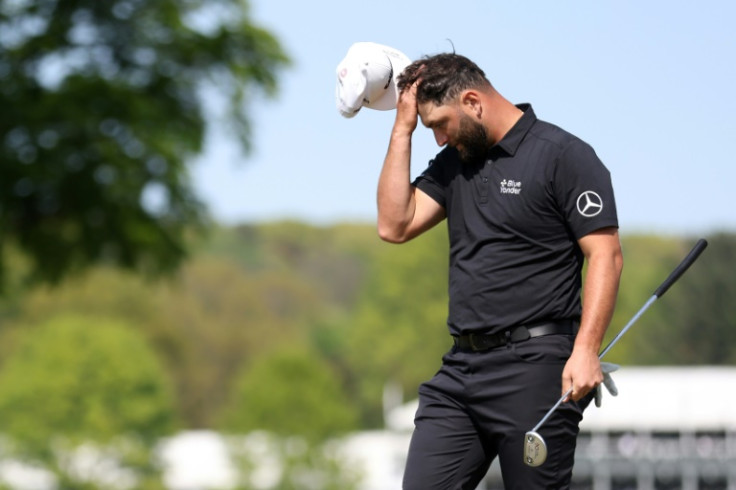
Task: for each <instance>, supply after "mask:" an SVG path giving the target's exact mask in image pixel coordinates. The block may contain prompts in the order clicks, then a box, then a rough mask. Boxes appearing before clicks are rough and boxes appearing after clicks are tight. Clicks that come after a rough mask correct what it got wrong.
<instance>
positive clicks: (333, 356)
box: [0, 222, 736, 440]
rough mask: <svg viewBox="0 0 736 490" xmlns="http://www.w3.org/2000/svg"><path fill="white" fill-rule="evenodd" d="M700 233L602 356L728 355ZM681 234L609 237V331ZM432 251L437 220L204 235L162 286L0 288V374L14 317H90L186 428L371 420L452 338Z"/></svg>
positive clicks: (654, 359)
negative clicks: (411, 227) (131, 350)
mask: <svg viewBox="0 0 736 490" xmlns="http://www.w3.org/2000/svg"><path fill="white" fill-rule="evenodd" d="M706 238H708V239H709V242H710V245H709V247H708V248H707V249H706V250H705V252H704V253H703V255H702V257H701V258H700V259H699V260H698V261H697V262H696V263H695V264H694V265H693V266H692V268H691V269H690V270H689V271H688V272H687V273H686V274H685V275H684V276H683V277H682V278H681V279H680V280H679V281H678V282H677V283H676V284H675V285H674V286H673V287H672V288H671V289H670V290H669V291H668V292H667V294H666V295H664V296H663V297H662V298H661V299H659V300H658V301H657V302H656V303H655V304H654V305H653V306H652V307H651V308H649V310H647V312H646V313H645V314H644V315H643V316H642V317H641V318H640V319H639V321H638V322H637V324H636V325H635V326H634V328H632V329H631V330H630V331H629V333H627V335H626V337H625V338H624V339H623V340H622V341H621V342H619V343H618V344H617V345H616V347H615V348H614V349H613V350H611V352H610V353H609V354H608V356H607V358H608V360H610V361H611V362H617V363H621V364H624V365H668V364H672V365H680V364H730V363H733V362H734V359H735V358H736V342H735V341H734V340H736V339H734V338H733V335H734V332H736V325H735V324H734V323H736V312H734V311H733V298H734V297H736V276H733V274H731V273H730V271H732V270H733V269H734V268H735V267H736V263H734V262H736V256H735V255H734V250H736V236H734V235H728V234H716V235H713V236H711V237H706ZM695 242H696V238H692V237H661V236H624V237H623V238H622V245H623V250H624V258H625V265H624V272H623V276H622V281H621V288H620V292H619V301H618V304H617V309H616V313H615V315H614V320H613V322H612V324H611V327H610V328H609V332H608V339H610V338H612V337H613V335H615V334H616V333H618V331H619V330H620V329H621V328H622V327H623V326H624V325H625V324H626V323H627V322H628V321H629V319H630V318H631V317H632V316H633V315H634V314H635V313H636V312H637V311H638V310H639V309H640V308H641V307H642V306H643V305H644V303H645V302H646V300H647V299H648V298H649V297H650V296H651V295H652V293H653V292H654V290H655V289H656V288H657V287H658V286H659V285H660V284H661V282H662V281H663V280H664V279H665V278H666V277H667V276H668V275H669V273H670V272H671V271H672V270H673V269H674V267H675V266H676V265H677V264H678V263H679V262H680V261H681V260H682V259H683V257H684V256H685V255H686V254H687V252H688V251H689V250H690V249H691V248H692V246H693V245H694V244H695ZM447 247H448V243H447V234H446V230H445V229H444V227H438V228H436V229H434V230H432V231H431V232H430V233H428V234H427V235H425V236H423V237H420V238H419V239H417V240H414V241H412V242H410V243H407V244H404V245H400V246H397V245H391V244H387V243H384V242H381V241H380V240H379V239H378V237H377V236H376V232H375V229H374V228H373V227H372V226H366V225H337V226H330V227H316V226H309V225H305V224H301V223H293V222H278V223H268V224H259V225H243V226H236V227H231V228H226V227H220V228H214V229H213V233H212V234H211V236H210V237H209V239H208V241H206V242H200V243H198V244H197V246H196V247H195V248H193V249H192V250H193V254H194V255H193V257H192V260H191V261H190V262H188V263H187V264H185V265H184V266H183V267H182V268H181V270H180V271H179V272H178V273H177V274H175V275H173V276H171V278H170V279H169V280H167V281H157V282H147V281H146V280H144V279H142V278H140V277H138V276H136V275H134V274H132V273H127V272H124V271H120V270H117V269H113V268H106V267H97V268H94V269H92V270H90V271H89V272H88V273H87V274H85V275H83V276H80V277H74V278H70V279H67V280H66V281H64V282H63V283H62V284H61V285H59V286H58V287H56V288H50V287H46V286H38V287H35V288H34V289H32V290H29V291H25V292H23V293H22V294H20V295H17V296H14V297H12V298H7V297H6V298H5V300H4V301H2V302H0V319H2V322H0V368H2V364H1V363H2V361H3V359H8V358H9V357H10V356H12V355H13V352H14V349H13V348H12V345H14V344H13V343H12V342H9V341H8V340H7V339H8V338H9V336H12V335H15V334H18V333H22V332H23V331H24V330H25V329H27V328H28V327H27V325H37V324H42V323H44V322H47V321H49V320H50V319H53V318H56V317H58V316H60V315H66V314H76V315H81V314H87V315H95V316H98V317H106V318H114V319H118V320H119V321H121V322H123V323H125V324H126V325H130V326H131V328H132V329H134V330H138V331H139V332H140V333H141V334H142V335H144V336H145V338H146V340H147V342H149V343H150V345H151V346H152V347H153V349H154V351H155V352H156V354H157V355H158V357H159V359H160V360H161V363H162V365H163V366H164V367H165V369H166V370H167V372H168V375H169V377H170V378H171V379H172V380H173V381H174V383H175V387H176V396H177V403H176V406H177V410H178V414H179V417H180V418H181V419H182V420H183V421H184V426H185V427H187V428H220V427H225V428H227V429H228V430H230V431H232V430H245V429H246V428H249V429H254V428H268V429H269V430H275V431H276V432H277V433H280V434H284V433H286V432H294V433H298V434H302V435H304V436H308V437H311V438H312V440H314V439H318V438H320V437H326V436H327V435H334V434H338V433H340V432H342V431H347V430H354V429H361V428H362V429H367V428H376V427H380V426H382V424H383V411H384V408H385V407H384V405H383V399H382V398H383V393H384V387H385V386H387V385H389V386H398V387H400V388H401V390H403V393H404V398H405V399H410V398H414V397H415V394H416V389H417V387H418V385H419V384H420V383H421V382H422V381H424V380H426V379H428V378H430V377H431V376H432V375H433V374H434V372H435V371H436V370H437V368H438V367H439V365H440V359H441V356H442V354H443V353H444V352H445V351H446V350H447V349H448V348H449V347H450V345H451V342H450V338H449V335H448V333H447V327H446V323H445V321H446V314H447ZM9 251H10V252H12V249H10V250H9ZM13 264H14V265H15V263H13ZM19 267H20V265H19ZM10 272H12V270H9V273H10ZM12 275H14V274H10V275H9V276H12ZM320 397H322V398H324V399H325V401H324V403H318V402H317V400H318V399H319V398H320ZM398 401H399V402H400V401H401V400H398ZM279 431H280V432H279Z"/></svg>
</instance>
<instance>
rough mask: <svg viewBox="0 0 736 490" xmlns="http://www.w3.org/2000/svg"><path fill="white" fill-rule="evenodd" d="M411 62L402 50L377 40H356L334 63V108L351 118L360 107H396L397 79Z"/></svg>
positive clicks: (397, 98)
mask: <svg viewBox="0 0 736 490" xmlns="http://www.w3.org/2000/svg"><path fill="white" fill-rule="evenodd" d="M410 63H411V60H410V59H409V58H408V57H407V56H406V55H405V54H404V53H402V52H401V51H398V50H396V49H394V48H390V47H388V46H383V45H381V44H376V43H368V42H360V43H355V44H353V45H352V46H350V49H348V53H347V55H345V58H343V60H342V61H341V62H340V64H339V65H337V90H336V94H335V97H336V99H337V110H338V111H339V112H340V114H341V115H342V116H343V117H353V116H355V115H356V114H357V113H358V111H360V108H361V107H368V108H370V109H377V110H380V111H388V110H391V109H395V108H396V103H397V101H398V100H399V92H398V90H397V89H396V79H397V78H398V76H399V75H400V74H401V72H402V71H404V68H406V67H407V66H408V65H409V64H410Z"/></svg>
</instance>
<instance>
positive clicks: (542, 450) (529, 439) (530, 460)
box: [524, 430, 547, 466]
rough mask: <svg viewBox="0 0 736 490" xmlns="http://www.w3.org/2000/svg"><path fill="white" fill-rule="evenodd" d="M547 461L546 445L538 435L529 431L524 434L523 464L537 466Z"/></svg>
mask: <svg viewBox="0 0 736 490" xmlns="http://www.w3.org/2000/svg"><path fill="white" fill-rule="evenodd" d="M546 460H547V444H545V442H544V439H542V436H540V435H539V434H538V433H536V432H534V431H531V430H530V431H529V432H527V433H526V434H524V463H525V464H526V465H527V466H539V465H541V464H542V463H544V462H545V461H546Z"/></svg>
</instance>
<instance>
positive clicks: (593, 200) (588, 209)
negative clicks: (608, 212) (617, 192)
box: [578, 191, 603, 218]
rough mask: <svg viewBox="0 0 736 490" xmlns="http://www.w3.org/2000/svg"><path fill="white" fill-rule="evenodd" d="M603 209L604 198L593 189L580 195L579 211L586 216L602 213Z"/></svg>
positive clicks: (590, 216)
mask: <svg viewBox="0 0 736 490" xmlns="http://www.w3.org/2000/svg"><path fill="white" fill-rule="evenodd" d="M602 210H603V199H601V196H599V195H598V194H597V193H595V192H593V191H585V192H583V193H582V194H580V195H579V196H578V212H579V213H580V214H582V215H583V216H585V217H586V218H592V217H593V216H595V215H597V214H600V212H601V211H602Z"/></svg>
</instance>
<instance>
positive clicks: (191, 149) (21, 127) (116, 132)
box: [0, 0, 288, 285]
mask: <svg viewBox="0 0 736 490" xmlns="http://www.w3.org/2000/svg"><path fill="white" fill-rule="evenodd" d="M287 62H288V60H287V57H286V55H285V54H284V52H283V51H282V49H281V47H280V45H279V43H278V41H277V40H276V39H275V38H274V37H273V36H272V35H271V34H270V33H269V32H267V31H266V30H264V29H262V28H260V27H258V26H256V25H254V24H253V22H252V21H251V19H250V13H249V6H248V3H247V1H245V0H209V1H203V0H118V1H115V2H100V1H96V0H73V1H72V0H26V1H14V0H0V107H1V108H2V109H1V110H0V285H2V284H3V283H4V279H5V278H4V276H5V274H4V271H5V268H6V265H7V259H8V257H7V254H6V253H5V251H4V250H3V249H4V248H5V247H6V246H7V244H9V243H14V244H16V245H17V247H16V249H17V250H19V251H20V253H22V254H23V255H25V256H27V257H28V258H29V266H28V271H27V275H28V279H29V280H33V281H44V282H45V281H50V282H58V281H59V280H60V279H61V278H63V277H64V276H65V275H66V274H68V273H70V272H74V271H77V270H80V269H83V268H84V267H86V266H89V265H90V264H93V263H98V262H105V263H111V264H116V265H121V266H124V267H127V268H131V269H135V270H137V271H139V272H146V273H158V272H161V271H170V270H172V269H173V268H174V267H176V266H177V265H178V264H180V262H181V260H182V259H183V258H184V257H185V255H186V253H187V247H188V238H189V237H188V234H189V233H190V232H191V231H193V230H200V231H201V229H202V228H203V227H204V225H205V224H206V218H205V212H204V208H203V206H202V204H201V203H200V202H199V200H198V199H197V196H195V195H194V192H193V189H192V185H191V182H190V178H189V174H188V169H187V163H188V161H189V159H191V158H192V157H194V156H196V155H197V154H198V153H199V152H200V150H201V149H202V142H203V139H204V132H205V126H206V125H205V121H209V122H213V120H217V124H218V129H219V130H225V131H229V132H231V133H232V135H233V136H234V137H235V138H237V140H239V141H240V142H241V143H242V145H243V147H244V148H245V149H246V150H247V149H248V148H249V147H250V143H251V133H250V120H249V117H248V111H247V109H248V103H249V102H250V101H252V100H253V99H254V98H256V97H260V96H270V95H273V94H274V93H275V90H276V86H277V83H276V74H277V73H278V71H279V70H280V69H281V68H283V67H284V66H286V65H287ZM215 88H216V90H215ZM205 93H207V94H209V95H208V96H207V97H205V95H204V94H205ZM213 101H215V102H219V103H218V104H214V103H213ZM213 105H218V106H221V107H224V108H226V109H223V110H222V111H221V113H219V114H218V113H217V111H214V110H213V109H212V106H213Z"/></svg>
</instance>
